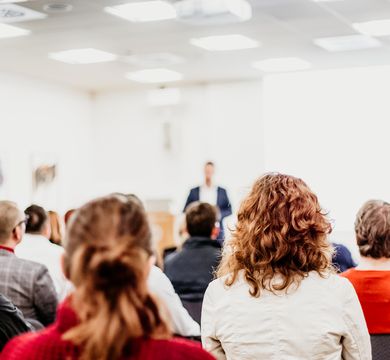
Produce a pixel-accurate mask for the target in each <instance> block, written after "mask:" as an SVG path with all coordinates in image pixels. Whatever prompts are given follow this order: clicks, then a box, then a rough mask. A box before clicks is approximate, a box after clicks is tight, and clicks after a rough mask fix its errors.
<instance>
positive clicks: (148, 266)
mask: <svg viewBox="0 0 390 360" xmlns="http://www.w3.org/2000/svg"><path fill="white" fill-rule="evenodd" d="M155 264H156V257H155V256H154V255H152V256H151V257H150V258H149V260H148V264H147V267H146V277H148V276H149V273H150V270H151V269H152V266H154V265H155Z"/></svg>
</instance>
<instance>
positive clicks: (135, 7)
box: [104, 0, 176, 22]
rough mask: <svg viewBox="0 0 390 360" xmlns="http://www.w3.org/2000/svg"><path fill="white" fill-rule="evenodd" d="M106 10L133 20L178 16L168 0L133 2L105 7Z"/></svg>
mask: <svg viewBox="0 0 390 360" xmlns="http://www.w3.org/2000/svg"><path fill="white" fill-rule="evenodd" d="M104 10H105V11H106V12H108V13H109V14H112V15H116V16H119V17H121V18H123V19H126V20H129V21H132V22H146V21H160V20H168V19H174V18H176V10H175V8H174V6H173V5H172V4H170V3H169V2H167V1H161V0H155V1H143V2H132V3H127V4H122V5H117V6H110V7H106V8H104Z"/></svg>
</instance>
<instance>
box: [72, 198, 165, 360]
mask: <svg viewBox="0 0 390 360" xmlns="http://www.w3.org/2000/svg"><path fill="white" fill-rule="evenodd" d="M65 253H66V257H65V270H66V272H67V274H68V275H69V276H70V280H71V281H72V282H73V284H74V285H75V288H76V290H75V292H74V294H73V296H72V306H73V308H74V309H75V311H76V312H77V315H78V317H79V318H80V324H79V325H77V326H76V327H74V328H72V329H70V330H69V331H68V332H67V333H66V334H64V339H65V340H70V341H72V342H73V343H74V344H76V345H80V346H81V349H82V357H81V358H82V359H88V360H89V359H94V360H115V359H118V358H120V357H121V356H122V355H124V354H125V353H130V352H131V353H134V352H135V351H136V348H135V347H134V346H132V345H134V344H135V343H134V341H132V340H134V339H135V338H140V337H142V338H168V337H169V336H170V332H169V329H168V325H167V323H166V322H165V320H164V319H163V316H162V315H161V313H160V310H159V307H158V305H157V303H156V301H155V300H154V298H153V297H152V295H150V293H149V291H148V288H147V279H146V278H147V271H146V269H147V268H148V262H149V258H150V256H151V254H152V246H151V232H150V227H149V223H148V220H147V217H146V214H145V211H144V209H143V207H142V205H141V204H140V203H139V201H137V200H136V199H132V198H126V197H124V196H119V195H114V196H108V197H105V198H100V199H97V200H94V201H92V202H90V203H88V204H86V205H84V206H83V207H82V208H80V209H79V210H77V212H76V213H75V216H72V219H71V221H70V223H69V228H68V231H67V236H66V241H65Z"/></svg>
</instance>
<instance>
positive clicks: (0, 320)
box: [0, 295, 33, 351]
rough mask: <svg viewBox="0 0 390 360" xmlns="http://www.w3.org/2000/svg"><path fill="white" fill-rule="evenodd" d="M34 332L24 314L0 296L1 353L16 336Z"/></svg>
mask: <svg viewBox="0 0 390 360" xmlns="http://www.w3.org/2000/svg"><path fill="white" fill-rule="evenodd" d="M31 330H33V328H32V326H31V325H30V324H29V323H28V322H27V321H26V320H25V319H24V316H23V314H22V312H21V311H20V310H19V309H17V308H16V307H15V305H14V304H12V302H11V301H9V300H8V299H7V298H6V297H5V296H3V295H0V351H1V350H3V347H4V346H5V344H7V342H8V341H9V340H11V339H12V338H13V337H15V336H16V335H20V334H22V333H24V332H27V331H31Z"/></svg>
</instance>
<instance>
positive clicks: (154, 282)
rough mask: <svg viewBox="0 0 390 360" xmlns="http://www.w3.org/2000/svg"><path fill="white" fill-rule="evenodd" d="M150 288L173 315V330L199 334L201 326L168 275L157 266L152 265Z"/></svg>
mask: <svg viewBox="0 0 390 360" xmlns="http://www.w3.org/2000/svg"><path fill="white" fill-rule="evenodd" d="M148 285H149V289H150V291H151V292H152V293H154V294H155V295H157V296H158V298H159V299H160V300H162V301H163V302H164V304H165V305H166V307H167V309H168V311H169V314H170V316H171V320H172V323H173V324H172V325H173V331H174V332H175V333H176V334H177V335H181V336H199V335H200V326H199V324H198V323H197V322H196V321H195V320H194V319H192V317H191V316H190V314H189V313H188V311H187V310H186V309H185V308H184V307H183V304H182V303H181V300H180V298H179V296H178V295H177V294H176V293H175V289H174V288H173V286H172V283H171V282H170V281H169V279H168V277H167V276H166V275H165V274H164V273H163V272H162V271H161V270H160V269H159V268H158V267H157V266H152V269H151V271H150V274H149V278H148Z"/></svg>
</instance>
